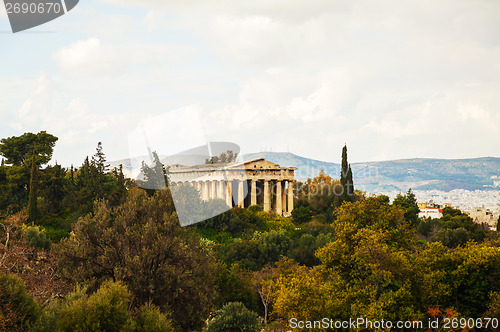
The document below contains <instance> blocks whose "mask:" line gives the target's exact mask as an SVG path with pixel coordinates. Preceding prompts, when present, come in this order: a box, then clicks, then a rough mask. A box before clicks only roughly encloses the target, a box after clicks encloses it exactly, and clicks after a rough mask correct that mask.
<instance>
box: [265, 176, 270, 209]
mask: <svg viewBox="0 0 500 332" xmlns="http://www.w3.org/2000/svg"><path fill="white" fill-rule="evenodd" d="M269 194H270V193H269V181H268V180H264V211H266V212H270V211H271V197H270V195H269Z"/></svg>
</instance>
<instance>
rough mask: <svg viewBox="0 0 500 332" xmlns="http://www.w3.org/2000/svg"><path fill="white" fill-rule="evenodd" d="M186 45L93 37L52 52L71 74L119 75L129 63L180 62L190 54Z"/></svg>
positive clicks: (58, 62)
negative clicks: (113, 41)
mask: <svg viewBox="0 0 500 332" xmlns="http://www.w3.org/2000/svg"><path fill="white" fill-rule="evenodd" d="M191 53H192V51H190V50H189V48H188V47H185V46H177V45H169V44H153V43H126V44H120V43H112V42H107V41H103V40H101V39H98V38H95V37H92V38H88V39H86V40H80V41H77V42H74V43H72V44H70V45H69V46H65V47H62V48H60V49H59V50H57V51H56V52H55V53H54V54H53V59H54V61H56V63H57V65H58V66H59V68H60V69H61V70H62V71H63V72H65V73H68V74H70V75H76V76H87V77H89V76H90V77H102V76H119V75H122V74H124V73H125V72H126V71H127V68H128V67H129V66H133V65H146V66H154V65H158V64H159V63H165V62H166V63H168V62H170V63H178V62H180V61H186V59H189V58H190V57H191Z"/></svg>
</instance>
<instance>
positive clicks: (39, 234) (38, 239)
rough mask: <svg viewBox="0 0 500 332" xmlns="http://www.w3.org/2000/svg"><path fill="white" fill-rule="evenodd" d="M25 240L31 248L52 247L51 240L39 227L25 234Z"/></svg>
mask: <svg viewBox="0 0 500 332" xmlns="http://www.w3.org/2000/svg"><path fill="white" fill-rule="evenodd" d="M24 238H25V240H26V242H27V243H28V244H29V245H30V246H32V247H35V248H40V249H49V248H50V245H51V241H50V239H49V238H47V236H46V235H45V233H44V232H43V231H42V230H40V228H38V227H29V228H28V229H27V230H26V231H25V233H24Z"/></svg>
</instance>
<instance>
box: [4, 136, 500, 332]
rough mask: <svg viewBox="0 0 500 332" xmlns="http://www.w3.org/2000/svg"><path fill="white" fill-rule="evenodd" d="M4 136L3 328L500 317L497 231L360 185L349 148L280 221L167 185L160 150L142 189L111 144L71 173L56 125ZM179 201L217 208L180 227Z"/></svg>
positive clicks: (408, 196)
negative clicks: (423, 210) (57, 159)
mask: <svg viewBox="0 0 500 332" xmlns="http://www.w3.org/2000/svg"><path fill="white" fill-rule="evenodd" d="M37 135H41V137H45V138H47V140H45V141H44V139H41V138H40V142H41V143H39V144H41V146H42V147H43V149H42V148H37V149H38V150H36V153H35V154H33V148H31V150H26V149H24V147H23V146H24V145H23V144H24V143H21V142H24V141H26V142H28V141H30V139H32V140H34V141H36V139H35V138H36V137H38V136H37ZM52 137H53V136H52ZM1 142H2V144H1V145H0V154H2V155H3V156H4V157H5V158H6V162H7V165H6V164H5V163H4V164H3V165H2V166H0V331H11V330H13V331H16V330H17V331H25V330H26V331H27V330H34V331H68V330H75V331H179V330H183V331H201V330H208V331H258V330H261V329H262V328H264V329H267V330H268V331H270V330H272V329H273V328H276V329H278V330H279V329H285V328H286V326H287V323H288V320H289V319H290V318H297V319H301V320H308V319H310V320H317V319H321V318H322V317H335V318H337V319H349V318H352V317H365V318H368V319H372V320H381V319H384V320H393V321H395V320H417V319H419V320H426V319H427V318H433V317H438V316H439V317H444V316H446V317H472V318H478V317H499V315H500V238H499V234H498V232H492V231H490V230H489V229H488V228H486V227H484V226H483V225H480V224H477V223H475V222H474V221H473V220H472V219H471V218H470V217H469V216H468V215H466V214H465V213H463V212H462V211H460V210H458V209H453V208H449V207H446V208H443V209H442V213H443V216H442V217H441V218H439V219H424V218H419V217H418V213H419V209H418V206H417V202H416V199H415V195H414V194H413V192H412V191H411V190H409V191H408V192H407V193H405V194H400V195H398V196H397V197H396V198H395V199H394V201H393V202H392V203H391V202H390V199H389V197H387V196H383V195H379V196H368V195H365V194H364V193H361V192H359V191H356V192H354V191H353V190H354V184H353V182H352V181H353V180H352V170H351V169H350V165H349V163H348V162H347V148H346V147H344V149H343V151H342V163H341V166H342V171H341V178H340V179H339V180H337V179H333V178H332V177H330V176H329V175H327V174H325V173H324V172H320V174H318V176H317V177H315V178H313V179H308V180H307V181H305V182H303V183H298V182H297V183H295V185H294V190H295V192H294V194H295V202H294V204H295V209H294V210H293V212H292V216H291V217H282V216H278V215H275V214H273V213H267V212H264V211H262V208H261V207H260V206H257V205H254V206H251V207H249V208H248V209H241V208H233V209H230V210H228V211H225V210H226V209H227V207H226V203H225V201H224V200H220V199H214V200H209V201H202V200H201V199H200V194H199V192H198V191H197V190H196V189H195V188H194V187H191V186H188V185H182V186H169V183H168V177H167V174H168V169H165V167H163V165H162V164H161V161H160V159H159V158H158V155H157V154H156V153H153V163H152V164H150V165H149V164H146V163H144V164H143V167H142V170H143V175H144V179H143V180H142V181H141V183H140V187H142V188H137V186H136V185H135V182H134V181H133V180H130V179H126V178H125V176H124V174H123V171H122V168H121V167H119V168H115V169H113V170H109V166H108V165H107V164H106V157H105V155H104V153H103V148H102V145H101V143H99V144H98V146H97V149H96V153H95V154H94V155H93V156H91V157H87V158H85V160H84V162H83V164H82V166H81V167H79V168H77V169H74V168H73V167H71V168H70V169H65V168H63V167H62V166H60V165H57V164H56V165H48V166H45V168H42V165H44V164H46V163H47V162H48V161H49V159H50V158H49V157H50V154H51V151H52V148H53V143H55V140H54V139H53V138H51V135H49V134H46V133H44V132H42V134H36V135H35V134H29V135H28V134H26V135H23V136H20V137H14V138H9V139H4V140H2V141H1ZM51 142H52V143H51ZM26 144H28V143H26ZM37 144H38V143H37ZM30 151H31V152H30ZM47 158H48V159H47ZM228 158H229V159H231V158H232V156H230V155H226V156H220V158H218V159H213V160H208V162H209V163H219V162H227V159H228ZM33 161H34V162H33ZM33 165H35V166H36V167H35V168H33ZM34 177H36V178H34ZM33 186H38V188H37V190H36V191H35V193H33V191H30V188H32V187H33ZM349 188H351V191H349ZM30 193H31V202H32V204H31V211H30V209H29V207H28V206H29V205H30V204H29V203H30ZM171 193H175V194H176V195H175V204H174V200H173V198H172V194H171ZM346 193H348V195H347V196H346V195H345V194H346ZM35 198H36V199H35ZM34 201H36V205H34V204H33V202H34ZM175 206H177V207H178V208H179V207H181V208H182V209H178V210H179V211H180V210H186V211H189V212H190V213H191V217H192V220H199V218H200V216H204V215H210V216H212V215H213V216H214V217H213V218H210V219H207V220H204V221H202V222H199V223H195V224H193V225H190V226H186V227H181V225H179V221H178V219H179V218H178V215H177V212H176V209H175ZM35 210H36V212H34V211H35ZM221 211H225V212H223V213H220V212H221ZM188 219H189V218H188ZM188 223H189V220H188ZM14 273H15V274H14ZM16 275H17V276H16ZM259 316H260V319H259V318H258V317H259ZM259 322H260V323H259ZM262 322H263V323H262ZM266 324H268V327H267V328H266V327H265V326H264V325H266ZM269 326H273V327H269Z"/></svg>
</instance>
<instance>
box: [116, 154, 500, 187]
mask: <svg viewBox="0 0 500 332" xmlns="http://www.w3.org/2000/svg"><path fill="white" fill-rule="evenodd" d="M255 158H265V159H267V160H269V161H272V162H274V163H276V164H279V165H280V166H293V167H297V170H296V171H295V178H296V179H297V180H299V181H304V180H306V179H307V178H313V177H315V176H317V175H318V173H319V171H320V170H324V171H325V172H326V173H327V174H328V175H330V176H332V177H333V178H339V177H340V164H337V163H330V162H325V161H319V160H314V159H309V158H304V157H301V156H298V155H295V154H293V153H289V152H259V153H251V154H247V155H244V156H243V159H244V160H251V159H255ZM144 159H145V158H140V157H139V158H134V159H125V160H120V161H116V162H112V163H111V167H114V166H117V165H119V164H123V168H124V172H125V174H126V175H127V176H129V177H132V178H136V177H137V175H138V174H139V170H140V165H141V162H142V160H144ZM160 159H161V161H162V162H163V163H164V164H166V165H171V164H176V163H180V164H184V165H197V164H203V163H204V162H205V159H206V155H198V154H190V155H188V156H180V155H176V156H169V157H165V156H160ZM351 167H352V171H353V176H354V184H355V187H356V188H357V189H361V190H364V191H367V192H373V193H377V192H388V191H392V190H400V191H406V190H408V188H412V189H414V190H433V189H434V190H442V191H451V190H454V189H465V190H500V158H493V157H485V158H473V159H425V158H416V159H401V160H390V161H378V162H362V163H352V164H351Z"/></svg>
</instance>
